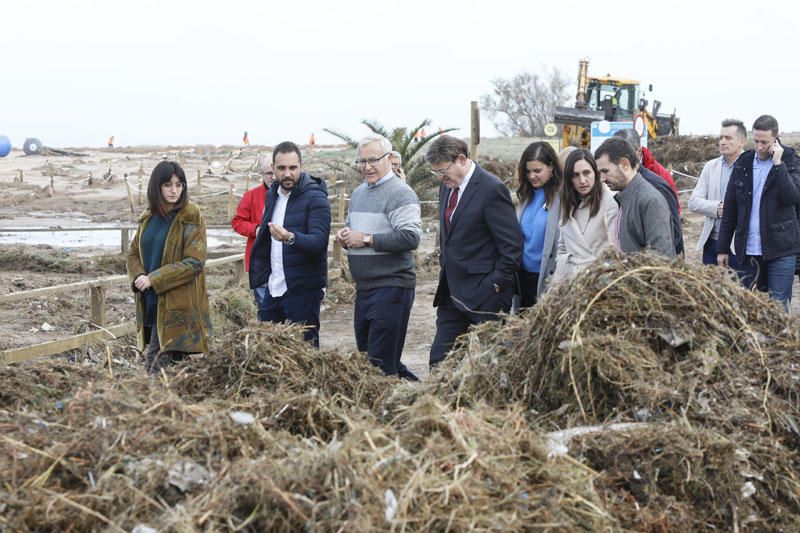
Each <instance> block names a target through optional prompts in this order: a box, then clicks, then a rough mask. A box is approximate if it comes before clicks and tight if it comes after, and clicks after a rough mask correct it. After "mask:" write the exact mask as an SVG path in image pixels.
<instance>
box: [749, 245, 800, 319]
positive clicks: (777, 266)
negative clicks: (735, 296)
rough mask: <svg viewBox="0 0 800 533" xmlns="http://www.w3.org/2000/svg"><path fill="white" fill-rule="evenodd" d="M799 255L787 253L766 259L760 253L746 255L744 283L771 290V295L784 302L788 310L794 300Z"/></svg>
mask: <svg viewBox="0 0 800 533" xmlns="http://www.w3.org/2000/svg"><path fill="white" fill-rule="evenodd" d="M796 262H797V256H795V255H787V256H785V257H778V258H777V259H773V260H772V261H764V259H763V258H762V257H761V256H760V255H747V256H745V262H744V270H743V272H742V274H741V281H742V285H744V286H745V287H746V288H748V289H753V288H755V289H758V290H759V291H762V292H767V291H769V297H770V298H772V299H773V300H777V301H778V302H780V303H782V304H783V307H784V308H785V309H786V310H787V311H788V309H789V302H791V301H792V283H793V282H794V267H795V264H796Z"/></svg>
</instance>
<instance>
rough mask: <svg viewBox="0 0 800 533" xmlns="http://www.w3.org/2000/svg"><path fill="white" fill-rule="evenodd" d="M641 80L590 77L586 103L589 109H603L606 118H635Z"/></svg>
mask: <svg viewBox="0 0 800 533" xmlns="http://www.w3.org/2000/svg"><path fill="white" fill-rule="evenodd" d="M638 102H639V82H638V81H636V80H621V79H616V78H609V77H606V78H589V83H588V86H587V88H586V104H587V107H588V108H589V109H592V110H595V111H602V112H603V113H604V114H605V120H608V121H609V122H619V121H626V120H633V117H634V116H636V114H637V113H638Z"/></svg>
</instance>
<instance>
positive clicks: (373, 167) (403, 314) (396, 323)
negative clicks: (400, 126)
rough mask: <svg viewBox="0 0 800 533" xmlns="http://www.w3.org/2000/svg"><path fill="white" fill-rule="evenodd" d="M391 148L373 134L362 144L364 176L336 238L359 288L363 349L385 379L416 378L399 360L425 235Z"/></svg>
mask: <svg viewBox="0 0 800 533" xmlns="http://www.w3.org/2000/svg"><path fill="white" fill-rule="evenodd" d="M391 151H392V145H391V143H390V142H389V141H388V139H386V138H385V137H382V136H380V135H370V136H368V137H365V138H364V139H362V140H361V141H360V142H359V144H358V159H357V160H356V164H357V165H358V167H359V169H360V170H361V173H362V175H363V176H364V182H363V183H362V184H361V185H359V186H358V187H357V188H356V190H355V191H353V196H352V198H351V199H350V209H349V211H348V213H347V223H346V226H345V227H344V228H342V229H340V230H339V231H338V232H337V233H336V239H337V240H338V241H339V243H340V244H341V245H342V246H343V247H345V248H347V259H348V262H349V263H350V273H351V274H352V276H353V281H355V284H356V305H355V311H354V316H353V324H354V328H355V335H356V345H357V346H358V349H359V351H362V352H367V355H368V356H369V360H370V361H371V362H372V363H373V364H374V365H377V366H378V367H380V368H381V370H383V371H384V373H385V374H387V375H395V374H396V375H399V376H400V377H401V378H406V379H411V380H416V379H417V378H416V376H415V375H414V374H413V373H411V372H410V371H409V370H408V369H407V368H406V367H405V365H403V363H402V362H401V361H400V357H401V355H402V353H403V346H404V344H405V338H406V330H407V328H408V318H409V315H410V313H411V306H412V305H413V304H414V288H415V287H416V284H417V277H416V271H415V265H414V255H413V251H414V250H415V249H416V248H417V246H418V245H419V240H420V236H421V234H422V222H421V219H420V208H419V199H418V198H417V195H416V193H414V190H413V189H411V187H409V186H408V185H406V183H405V182H404V181H402V180H401V179H400V178H399V177H397V175H395V174H394V173H393V172H392V167H391V162H390V160H389V158H388V156H389V155H390V154H391Z"/></svg>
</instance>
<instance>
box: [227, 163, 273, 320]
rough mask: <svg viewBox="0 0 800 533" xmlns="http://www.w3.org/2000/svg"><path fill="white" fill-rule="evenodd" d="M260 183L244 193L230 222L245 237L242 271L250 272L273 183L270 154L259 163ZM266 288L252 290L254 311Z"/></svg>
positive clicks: (260, 302)
mask: <svg viewBox="0 0 800 533" xmlns="http://www.w3.org/2000/svg"><path fill="white" fill-rule="evenodd" d="M259 175H260V176H261V183H259V184H258V185H257V186H256V187H254V188H252V189H250V190H249V191H247V192H245V193H244V195H243V196H242V199H241V201H239V205H238V206H237V207H236V215H234V217H233V219H232V220H231V226H232V227H233V229H234V231H236V233H238V234H239V235H243V236H244V237H247V244H246V245H245V248H244V271H245V272H249V271H250V251H251V250H252V249H253V243H254V242H255V241H256V236H257V235H258V228H259V227H260V226H261V217H262V216H263V215H264V202H265V200H266V196H267V191H268V190H269V187H270V185H272V182H273V181H275V180H274V177H275V174H274V172H272V154H269V155H268V156H267V158H266V159H264V161H263V162H262V163H261V169H260V170H259ZM266 291H267V286H266V285H261V286H260V287H256V288H254V289H253V296H254V297H255V300H256V309H261V304H262V303H263V302H264V295H265V294H266Z"/></svg>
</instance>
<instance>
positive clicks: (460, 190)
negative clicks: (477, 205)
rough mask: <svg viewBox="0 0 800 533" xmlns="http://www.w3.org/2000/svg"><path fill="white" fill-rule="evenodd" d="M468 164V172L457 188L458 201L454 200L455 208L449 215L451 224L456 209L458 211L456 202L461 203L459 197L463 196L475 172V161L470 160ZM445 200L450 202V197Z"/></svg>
mask: <svg viewBox="0 0 800 533" xmlns="http://www.w3.org/2000/svg"><path fill="white" fill-rule="evenodd" d="M469 164H470V167H469V171H468V172H467V175H466V176H464V180H463V181H462V182H461V185H459V186H458V200H456V207H455V209H453V212H452V213H450V221H451V222H452V220H453V215H454V214H455V213H456V209H458V202H460V201H461V196H462V195H463V194H464V189H466V188H467V184H468V183H469V179H470V178H471V177H472V174H473V173H474V172H475V161H473V160H472V159H470V160H469ZM450 190H451V191H452V190H453V189H450ZM447 200H448V201H450V196H449V195H448V197H447Z"/></svg>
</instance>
